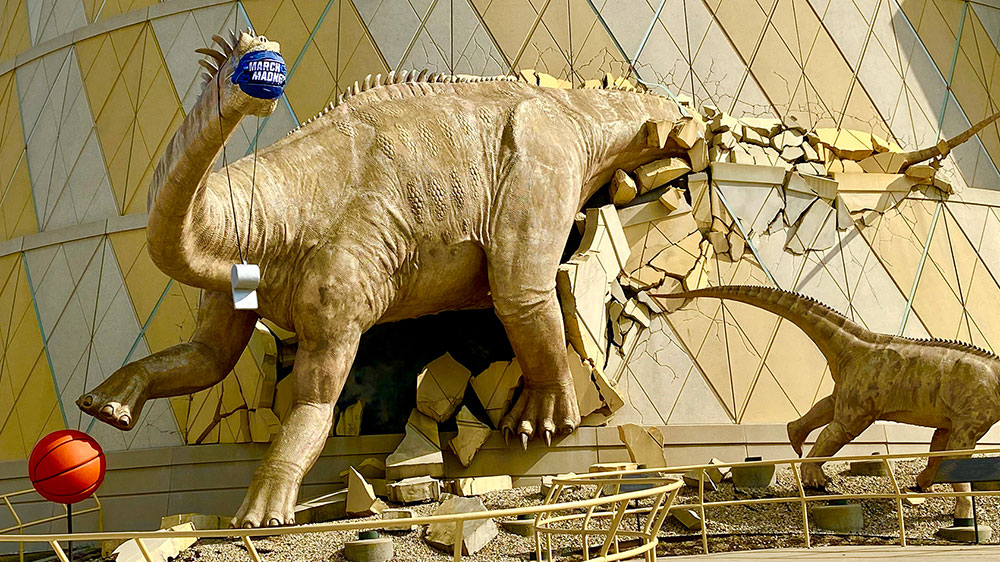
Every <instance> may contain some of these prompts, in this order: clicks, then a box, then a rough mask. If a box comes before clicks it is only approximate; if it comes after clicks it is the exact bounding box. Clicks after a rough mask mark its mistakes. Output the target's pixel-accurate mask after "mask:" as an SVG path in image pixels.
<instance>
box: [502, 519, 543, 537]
mask: <svg viewBox="0 0 1000 562" xmlns="http://www.w3.org/2000/svg"><path fill="white" fill-rule="evenodd" d="M500 528H501V529H503V530H504V531H507V532H508V533H513V534H515V535H520V536H522V537H531V536H534V534H535V518H534V517H532V518H531V519H508V520H507V521H501V522H500Z"/></svg>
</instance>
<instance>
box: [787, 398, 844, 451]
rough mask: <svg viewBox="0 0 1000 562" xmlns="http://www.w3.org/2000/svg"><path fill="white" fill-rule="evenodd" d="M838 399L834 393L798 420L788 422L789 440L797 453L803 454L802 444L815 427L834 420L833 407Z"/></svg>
mask: <svg viewBox="0 0 1000 562" xmlns="http://www.w3.org/2000/svg"><path fill="white" fill-rule="evenodd" d="M836 403H837V401H836V399H834V397H833V395H832V394H831V395H830V396H827V397H826V398H824V399H822V400H820V401H819V402H817V403H816V404H814V405H813V407H812V408H810V409H809V411H808V412H806V413H805V415H804V416H802V417H801V418H799V419H797V420H793V421H790V422H788V441H789V442H790V443H791V444H792V449H794V450H795V454H796V455H798V456H800V457H801V456H802V444H803V443H805V441H806V437H809V434H810V433H812V431H813V430H814V429H818V428H820V427H823V426H824V425H826V424H828V423H830V422H831V421H832V420H833V409H834V406H835V405H836Z"/></svg>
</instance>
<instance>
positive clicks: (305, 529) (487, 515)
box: [0, 473, 683, 562]
mask: <svg viewBox="0 0 1000 562" xmlns="http://www.w3.org/2000/svg"><path fill="white" fill-rule="evenodd" d="M620 474H621V473H613V474H612V476H611V478H609V479H608V480H603V479H601V477H602V476H608V475H607V474H594V475H590V476H592V477H593V478H592V479H591V480H590V481H589V482H588V484H593V485H598V487H603V486H605V485H614V483H615V481H617V480H619V476H620ZM644 480H649V481H651V482H655V483H654V484H652V485H650V486H649V487H647V488H644V489H641V490H635V491H630V492H622V493H617V494H612V495H607V496H601V495H600V494H598V496H597V497H595V498H591V499H587V500H577V501H567V502H556V503H548V502H546V503H544V504H542V505H537V506H530V507H520V508H512V509H498V510H493V511H476V512H471V513H456V514H449V515H432V516H428V517H414V518H408V519H386V520H382V519H376V520H369V521H353V522H349V523H348V522H344V523H321V524H318V525H304V526H293V527H266V528H258V529H219V530H192V531H141V532H136V531H126V532H108V533H75V534H72V535H68V534H46V535H17V536H3V535H0V543H4V542H19V541H20V542H36V543H37V542H43V543H48V544H49V545H50V546H51V547H52V550H54V551H55V553H56V557H57V558H58V559H59V560H60V561H62V562H69V559H68V558H67V557H66V554H65V552H64V551H63V549H62V546H61V545H60V543H63V542H69V541H104V540H123V539H124V540H130V539H131V540H135V542H136V545H137V546H138V548H139V551H140V552H142V554H143V556H144V557H145V558H146V560H147V561H149V562H152V561H153V558H152V556H150V554H149V552H148V549H147V547H146V544H145V541H147V540H153V539H164V538H197V539H207V538H234V537H238V538H240V539H241V540H242V541H243V544H244V546H246V549H247V552H248V553H249V555H250V558H251V560H253V562H262V560H263V559H262V558H261V556H260V554H259V553H258V552H257V549H256V547H255V546H254V544H253V541H251V540H250V539H251V538H253V537H267V536H275V535H299V534H306V533H324V532H328V531H352V530H353V531H360V530H367V529H384V528H387V527H409V526H410V525H429V524H432V523H452V524H454V525H455V532H454V535H453V536H455V537H461V536H463V533H462V528H463V526H464V524H465V522H466V521H475V520H480V519H493V518H498V517H516V516H522V515H535V516H536V533H535V543H536V545H537V544H538V531H537V525H538V523H539V519H540V518H542V516H543V515H544V514H549V513H555V512H559V511H572V510H583V509H586V510H591V511H593V510H595V509H596V508H597V507H600V506H604V505H611V504H614V505H616V506H617V505H627V504H628V503H629V502H631V501H633V500H641V499H644V498H656V499H655V503H656V506H657V510H656V512H655V513H656V515H655V516H654V519H655V520H654V521H653V523H654V524H655V525H648V526H647V530H648V532H647V533H645V534H643V535H642V537H645V538H644V540H643V544H642V545H640V548H641V549H642V550H639V551H637V552H648V553H653V552H654V551H655V548H656V544H657V539H656V535H657V534H658V532H659V525H662V523H663V520H664V519H665V518H666V514H667V511H668V509H669V507H670V503H671V502H672V501H673V499H674V497H676V495H677V492H678V491H679V490H680V488H681V486H683V482H681V481H680V480H677V479H672V478H656V477H650V478H646V479H644ZM629 483H632V482H631V481H630V482H629ZM549 497H550V498H551V497H552V495H551V494H550V496H549ZM619 511H620V510H618V509H616V512H615V513H616V514H617V513H618V512H619ZM646 511H649V510H648V508H647V510H646ZM599 513H606V512H603V511H602V512H599ZM549 521H550V522H551V519H550V520H549ZM620 522H621V517H620V516H617V515H616V524H615V525H613V526H612V528H611V529H610V533H609V531H608V530H603V531H602V532H603V533H604V534H605V535H606V536H607V537H608V539H609V540H611V541H613V542H614V544H615V545H617V536H618V534H619V533H620V532H621V531H620V530H619V528H618V523H620ZM543 532H545V531H543ZM550 532H553V531H550ZM554 532H558V533H561V532H563V531H562V530H558V531H554ZM627 533H628V535H629V536H635V533H631V532H627ZM607 550H608V549H607V548H605V549H604V554H602V556H601V557H599V558H595V559H592V560H594V561H595V562H612V561H614V560H621V559H623V557H624V555H625V554H626V553H627V552H632V551H635V550H636V549H631V550H628V551H623V552H621V553H619V554H607ZM633 557H634V555H633ZM461 558H462V541H461V540H457V541H456V542H455V549H454V559H455V560H461ZM647 558H648V557H647Z"/></svg>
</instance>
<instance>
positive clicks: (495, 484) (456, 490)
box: [451, 474, 514, 496]
mask: <svg viewBox="0 0 1000 562" xmlns="http://www.w3.org/2000/svg"><path fill="white" fill-rule="evenodd" d="M513 487H514V484H513V481H512V480H511V478H510V476H509V475H507V474H501V475H499V476H470V477H466V478H456V479H455V480H454V482H453V483H452V486H451V490H452V493H453V494H455V495H456V496H481V495H483V494H486V493H489V492H495V491H497V490H509V489H511V488H513Z"/></svg>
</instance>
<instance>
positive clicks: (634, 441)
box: [618, 423, 667, 468]
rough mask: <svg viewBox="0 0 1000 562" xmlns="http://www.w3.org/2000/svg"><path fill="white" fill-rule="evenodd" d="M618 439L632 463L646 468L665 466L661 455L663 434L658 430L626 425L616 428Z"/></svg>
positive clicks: (665, 462) (631, 424)
mask: <svg viewBox="0 0 1000 562" xmlns="http://www.w3.org/2000/svg"><path fill="white" fill-rule="evenodd" d="M618 437H619V438H620V439H621V440H622V443H624V444H625V448H626V449H627V450H628V456H629V458H630V459H632V462H634V463H636V464H640V465H646V468H660V467H664V466H667V461H666V458H665V457H664V455H663V434H662V433H660V430H659V429H656V428H655V427H642V426H640V425H636V424H634V423H627V424H624V425H620V426H618Z"/></svg>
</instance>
